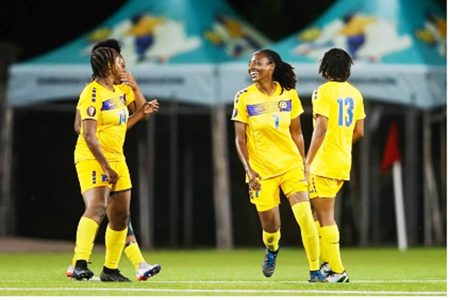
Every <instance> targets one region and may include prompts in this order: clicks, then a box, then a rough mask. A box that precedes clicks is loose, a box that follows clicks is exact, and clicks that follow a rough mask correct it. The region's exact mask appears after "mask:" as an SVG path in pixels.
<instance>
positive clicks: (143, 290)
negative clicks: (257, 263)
mask: <svg viewBox="0 0 450 300" xmlns="http://www.w3.org/2000/svg"><path fill="white" fill-rule="evenodd" d="M0 291H55V292H58V291H95V292H116V293H117V292H155V293H211V294H219V293H223V294H313V293H314V294H352V295H439V296H446V295H447V293H446V292H439V291H343V290H340V291H327V290H217V289H214V290H208V289H205V290H202V289H157V288H123V287H120V288H8V287H6V288H0Z"/></svg>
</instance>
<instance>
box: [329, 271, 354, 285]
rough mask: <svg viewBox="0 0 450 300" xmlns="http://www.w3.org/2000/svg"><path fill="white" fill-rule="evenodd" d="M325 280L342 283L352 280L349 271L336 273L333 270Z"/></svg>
mask: <svg viewBox="0 0 450 300" xmlns="http://www.w3.org/2000/svg"><path fill="white" fill-rule="evenodd" d="M324 282H329V283H341V282H350V278H348V275H347V272H345V271H344V272H342V273H335V272H333V271H331V272H330V273H329V274H328V276H327V277H325V280H324Z"/></svg>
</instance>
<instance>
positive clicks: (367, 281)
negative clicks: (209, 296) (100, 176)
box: [150, 279, 447, 285]
mask: <svg viewBox="0 0 450 300" xmlns="http://www.w3.org/2000/svg"><path fill="white" fill-rule="evenodd" d="M150 280H151V279H150ZM151 281H152V282H154V283H163V284H172V283H173V284H179V283H189V284H191V283H201V284H258V283H261V284H265V285H266V284H278V283H289V284H308V285H311V284H312V283H310V282H308V281H307V280H306V279H305V280H267V281H264V280H151ZM445 282H447V280H445V279H417V280H416V279H400V280H351V281H350V283H364V284H367V283H369V284H370V283H445ZM317 284H319V285H320V284H321V283H317Z"/></svg>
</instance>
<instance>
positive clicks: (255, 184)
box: [246, 168, 262, 191]
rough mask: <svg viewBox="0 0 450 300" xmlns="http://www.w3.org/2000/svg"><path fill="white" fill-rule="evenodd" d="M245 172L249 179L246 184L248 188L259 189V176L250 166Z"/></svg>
mask: <svg viewBox="0 0 450 300" xmlns="http://www.w3.org/2000/svg"><path fill="white" fill-rule="evenodd" d="M246 172H247V176H248V180H249V181H248V185H249V186H250V188H251V189H252V190H254V191H259V190H261V183H260V182H259V181H260V180H261V179H262V178H261V176H260V175H259V174H258V173H257V172H255V171H253V170H252V169H251V168H249V169H248V170H247V171H246Z"/></svg>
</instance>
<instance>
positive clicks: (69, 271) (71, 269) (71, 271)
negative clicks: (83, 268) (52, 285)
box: [66, 265, 74, 279]
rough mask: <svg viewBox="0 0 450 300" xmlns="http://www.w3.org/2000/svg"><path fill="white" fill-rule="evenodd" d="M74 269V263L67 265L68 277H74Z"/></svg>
mask: <svg viewBox="0 0 450 300" xmlns="http://www.w3.org/2000/svg"><path fill="white" fill-rule="evenodd" d="M73 269H74V267H73V266H72V265H69V266H68V267H67V270H66V277H67V278H68V279H72V274H73Z"/></svg>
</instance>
